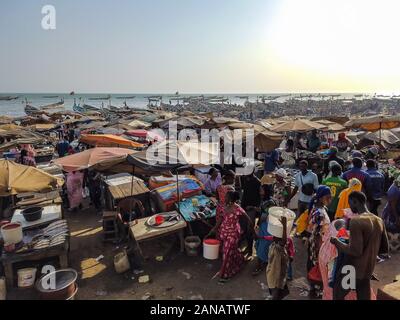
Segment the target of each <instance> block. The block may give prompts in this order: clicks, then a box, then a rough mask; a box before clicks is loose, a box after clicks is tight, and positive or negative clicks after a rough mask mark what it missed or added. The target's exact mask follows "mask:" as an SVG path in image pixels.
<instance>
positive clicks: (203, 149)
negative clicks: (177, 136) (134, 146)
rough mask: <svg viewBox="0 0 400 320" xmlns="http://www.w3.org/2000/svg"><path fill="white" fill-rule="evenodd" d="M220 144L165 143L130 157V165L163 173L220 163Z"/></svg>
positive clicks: (157, 144) (156, 144)
mask: <svg viewBox="0 0 400 320" xmlns="http://www.w3.org/2000/svg"><path fill="white" fill-rule="evenodd" d="M219 152H220V150H219V144H218V143H207V142H193V141H163V142H158V143H155V144H153V145H152V146H150V147H149V148H148V149H147V150H145V151H141V152H137V153H134V154H132V155H129V156H128V158H127V160H128V162H129V163H130V164H132V165H134V166H136V167H139V168H141V169H143V170H149V171H151V172H157V171H158V172H163V171H167V170H171V169H174V168H177V167H180V166H183V165H187V164H191V165H210V164H216V163H219V161H220V155H219Z"/></svg>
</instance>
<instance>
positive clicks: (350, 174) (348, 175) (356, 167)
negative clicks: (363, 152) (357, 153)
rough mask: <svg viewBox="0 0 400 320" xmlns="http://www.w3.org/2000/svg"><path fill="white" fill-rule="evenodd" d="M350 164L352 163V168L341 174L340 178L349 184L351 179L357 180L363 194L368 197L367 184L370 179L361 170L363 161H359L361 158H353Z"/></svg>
mask: <svg viewBox="0 0 400 320" xmlns="http://www.w3.org/2000/svg"><path fill="white" fill-rule="evenodd" d="M352 163H353V168H351V169H350V170H347V171H346V172H345V173H343V176H342V178H343V179H344V180H346V181H347V182H349V181H350V180H351V179H353V178H357V179H358V180H360V182H361V184H362V190H363V192H364V193H365V194H366V195H368V191H369V184H370V180H371V179H370V176H369V174H368V173H367V172H365V171H364V170H362V166H363V161H362V160H361V158H353V161H352Z"/></svg>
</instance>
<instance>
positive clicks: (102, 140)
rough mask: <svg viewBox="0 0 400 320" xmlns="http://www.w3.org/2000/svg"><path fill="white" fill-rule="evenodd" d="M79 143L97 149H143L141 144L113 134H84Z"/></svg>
mask: <svg viewBox="0 0 400 320" xmlns="http://www.w3.org/2000/svg"><path fill="white" fill-rule="evenodd" d="M79 141H80V142H83V143H86V144H88V145H92V146H96V147H120V146H124V147H131V148H142V147H143V144H141V143H138V142H134V141H131V140H128V139H125V138H122V137H119V136H116V135H113V134H83V135H81V137H80V139H79Z"/></svg>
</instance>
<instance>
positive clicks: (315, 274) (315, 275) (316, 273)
mask: <svg viewBox="0 0 400 320" xmlns="http://www.w3.org/2000/svg"><path fill="white" fill-rule="evenodd" d="M307 277H308V280H310V281H312V282H322V276H321V271H320V270H319V265H318V264H316V265H315V266H313V267H312V268H311V269H310V271H308V275H307Z"/></svg>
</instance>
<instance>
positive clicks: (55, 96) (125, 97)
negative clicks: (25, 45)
mask: <svg viewBox="0 0 400 320" xmlns="http://www.w3.org/2000/svg"><path fill="white" fill-rule="evenodd" d="M200 95H203V96H205V97H215V96H218V97H224V98H227V99H228V101H229V102H230V103H232V104H239V105H243V104H244V103H245V102H246V101H250V102H256V101H257V99H258V100H260V99H261V98H260V97H261V96H264V97H269V98H271V97H273V98H274V101H277V102H284V101H286V100H288V99H290V98H298V99H314V100H320V99H331V98H330V97H329V95H336V96H334V97H333V99H351V98H354V96H355V95H358V96H359V95H360V94H359V93H343V94H340V96H337V95H338V93H335V94H333V93H332V94H330V93H323V94H320V95H319V94H318V93H301V94H298V93H292V94H288V93H274V94H243V93H241V94H221V93H218V94H201V93H200V94H180V95H179V97H196V96H200ZM5 96H18V99H16V100H11V101H5V100H0V115H7V116H12V117H19V116H24V115H25V111H24V107H25V104H26V102H28V103H29V104H30V105H32V106H35V107H40V106H44V105H48V104H52V103H55V102H58V101H60V100H61V99H64V103H65V105H64V108H65V109H66V110H72V107H73V105H74V103H75V102H76V103H81V104H89V105H92V106H95V107H102V106H104V107H107V106H108V105H109V104H111V105H113V106H116V107H122V106H123V105H124V103H125V102H126V104H127V105H128V106H129V107H135V108H138V109H146V108H147V105H148V103H149V97H155V96H161V97H162V102H164V103H172V104H176V103H177V101H176V100H174V99H176V97H177V95H174V94H154V93H152V94H134V93H132V94H130V93H124V94H108V93H96V94H93V93H92V94H79V93H75V94H74V95H71V94H69V93H34V94H33V93H1V94H0V97H5ZM108 96H110V99H109V100H108V99H107V97H108ZM366 97H368V95H367V94H363V96H362V97H361V98H360V97H357V99H362V98H366ZM93 98H95V99H96V98H105V99H104V100H93Z"/></svg>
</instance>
